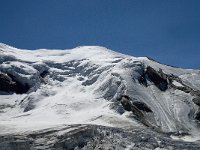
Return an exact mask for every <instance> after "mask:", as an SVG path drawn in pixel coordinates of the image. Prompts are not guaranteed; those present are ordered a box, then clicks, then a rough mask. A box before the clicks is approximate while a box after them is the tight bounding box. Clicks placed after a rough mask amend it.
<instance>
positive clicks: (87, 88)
mask: <svg viewBox="0 0 200 150" xmlns="http://www.w3.org/2000/svg"><path fill="white" fill-rule="evenodd" d="M0 86H1V87H0V131H1V132H0V149H6V148H5V147H7V149H9V148H10V149H15V148H16V147H15V146H13V145H12V143H13V142H15V144H16V143H17V144H18V146H22V147H20V149H31V148H32V149H34V148H35V149H53V148H54V149H78V148H79V149H95V148H96V149H98V147H95V144H94V143H95V142H96V145H98V146H99V148H101V149H109V148H110V149H131V148H132V149H137V148H138V149H145V148H146V149H157V150H158V149H161V148H166V149H170V148H171V149H183V148H186V149H199V148H200V144H199V139H200V135H199V131H200V126H199V122H200V90H199V89H200V70H192V69H182V68H175V67H172V66H168V65H164V64H160V63H159V62H156V61H155V60H152V59H150V58H147V57H133V56H129V55H124V54H121V53H117V52H115V51H112V50H109V49H107V48H105V47H100V46H80V47H76V48H74V49H67V50H47V49H38V50H25V49H17V48H14V47H12V46H8V45H6V44H3V43H1V44H0ZM72 131H73V132H72ZM102 134H103V135H104V136H102ZM33 135H34V136H33ZM55 135H56V137H55ZM122 135H124V136H125V137H124V138H122V137H121V136H122ZM136 135H137V136H138V139H141V141H142V144H141V141H140V142H139V141H138V139H133V137H134V136H136ZM60 136H62V140H60V139H59V138H58V137H60ZM115 136H116V137H115ZM63 137H65V138H63ZM94 137H96V139H94ZM108 137H110V138H111V139H115V138H116V141H117V142H116V144H115V145H116V147H113V145H112V142H113V141H110V138H108ZM145 137H148V139H151V138H154V140H152V141H148V140H147V139H146V142H144V141H145V140H144V139H143V138H145ZM98 138H100V139H101V138H102V139H101V140H102V141H104V142H103V144H99V142H100V141H101V140H99V139H98ZM166 138H167V140H166ZM49 139H52V141H51V140H50V141H51V142H50V144H47V143H48V140H49ZM69 139H70V140H71V141H70V140H69ZM91 139H93V140H91ZM16 141H21V143H22V144H21V145H20V144H19V143H20V142H19V143H18V142H16ZM69 141H70V142H69ZM131 141H132V142H131ZM133 141H134V142H133ZM159 141H160V142H161V143H162V142H163V143H165V144H163V147H162V146H160V145H161V144H159ZM164 141H166V142H164ZM169 141H170V142H169ZM123 142H125V144H124V145H123V144H121V145H120V144H119V143H123ZM37 143H39V144H37ZM61 143H62V144H61ZM63 143H64V144H63ZM66 143H67V144H66ZM80 143H81V144H80ZM97 143H98V144H97ZM117 143H118V144H119V145H118V144H117ZM138 143H140V145H139V146H138ZM144 143H145V144H144ZM169 143H171V145H170V144H169ZM184 144H187V146H188V147H187V146H186V147H185V146H184ZM154 145H156V146H154ZM167 146H168V147H167ZM177 146H178V147H177ZM181 146H182V147H181ZM136 147H137V148H136Z"/></svg>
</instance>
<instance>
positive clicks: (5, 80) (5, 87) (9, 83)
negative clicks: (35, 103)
mask: <svg viewBox="0 0 200 150" xmlns="http://www.w3.org/2000/svg"><path fill="white" fill-rule="evenodd" d="M29 89H30V87H29V86H28V85H27V84H25V85H24V84H22V83H20V82H18V81H17V80H15V78H14V76H12V75H10V74H4V73H0V91H4V92H7V93H10V92H11V93H13V92H14V93H17V94H22V93H26V92H27V91H28V90H29Z"/></svg>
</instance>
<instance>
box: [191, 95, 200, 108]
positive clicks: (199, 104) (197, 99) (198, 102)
mask: <svg viewBox="0 0 200 150" xmlns="http://www.w3.org/2000/svg"><path fill="white" fill-rule="evenodd" d="M192 101H193V102H194V103H195V104H196V105H198V106H200V97H195V98H193V99H192Z"/></svg>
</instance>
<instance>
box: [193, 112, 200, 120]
mask: <svg viewBox="0 0 200 150" xmlns="http://www.w3.org/2000/svg"><path fill="white" fill-rule="evenodd" d="M194 118H195V119H196V120H198V121H200V111H198V112H196V114H195V116H194Z"/></svg>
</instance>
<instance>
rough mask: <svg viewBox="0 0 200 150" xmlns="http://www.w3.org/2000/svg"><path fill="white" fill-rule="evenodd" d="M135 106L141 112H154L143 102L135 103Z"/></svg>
mask: <svg viewBox="0 0 200 150" xmlns="http://www.w3.org/2000/svg"><path fill="white" fill-rule="evenodd" d="M133 105H134V106H136V107H137V108H138V109H139V110H142V111H145V112H152V110H151V109H150V108H149V107H148V106H147V105H146V104H145V103H142V102H133Z"/></svg>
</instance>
